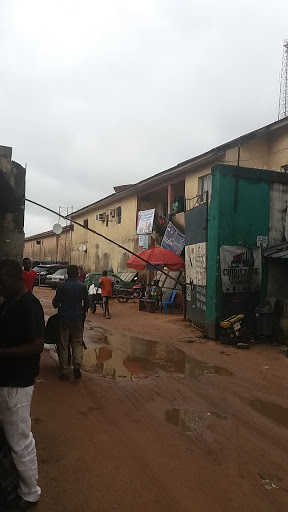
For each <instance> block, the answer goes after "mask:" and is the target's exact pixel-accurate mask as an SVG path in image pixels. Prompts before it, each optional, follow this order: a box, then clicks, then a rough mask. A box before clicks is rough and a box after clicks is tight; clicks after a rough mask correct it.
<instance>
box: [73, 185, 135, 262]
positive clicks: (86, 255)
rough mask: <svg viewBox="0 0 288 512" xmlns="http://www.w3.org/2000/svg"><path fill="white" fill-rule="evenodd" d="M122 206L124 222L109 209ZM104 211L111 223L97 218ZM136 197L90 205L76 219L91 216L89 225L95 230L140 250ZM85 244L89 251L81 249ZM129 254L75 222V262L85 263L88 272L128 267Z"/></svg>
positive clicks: (128, 246) (125, 245)
mask: <svg viewBox="0 0 288 512" xmlns="http://www.w3.org/2000/svg"><path fill="white" fill-rule="evenodd" d="M119 206H121V223H120V224H118V223H117V218H116V217H113V216H111V215H110V211H113V210H115V209H116V208H117V207H119ZM102 213H105V214H107V215H108V222H107V223H106V219H105V221H104V222H102V221H99V220H96V215H99V214H102ZM136 217H137V197H136V194H135V195H134V196H132V195H131V196H128V197H125V198H122V199H121V200H117V197H113V199H112V201H111V202H110V203H109V204H108V203H107V204H106V206H100V207H99V206H98V207H95V208H91V210H89V211H88V212H79V213H77V214H75V215H73V219H75V220H77V222H81V224H83V223H84V220H86V219H88V227H89V228H92V229H94V230H96V231H97V232H98V233H101V234H103V235H105V236H107V237H108V238H110V239H112V240H114V241H115V242H118V243H119V244H121V245H123V246H124V247H127V248H128V249H130V250H132V251H135V252H137V251H138V237H137V235H136ZM81 245H85V246H86V247H87V250H86V251H85V252H84V251H80V250H79V246H81ZM129 257H130V254H129V253H127V252H126V251H123V250H122V249H119V248H118V247H117V246H115V245H114V244H112V243H110V242H108V241H106V240H104V239H103V238H102V237H99V236H97V235H95V234H94V233H91V232H89V231H87V230H85V229H83V228H81V227H80V226H77V225H75V226H74V231H73V233H72V251H71V262H72V264H77V265H79V264H82V265H83V266H84V268H85V270H86V271H87V272H92V271H101V270H103V269H105V268H108V267H110V266H112V267H113V270H114V271H115V272H118V271H125V270H126V261H127V260H128V259H129Z"/></svg>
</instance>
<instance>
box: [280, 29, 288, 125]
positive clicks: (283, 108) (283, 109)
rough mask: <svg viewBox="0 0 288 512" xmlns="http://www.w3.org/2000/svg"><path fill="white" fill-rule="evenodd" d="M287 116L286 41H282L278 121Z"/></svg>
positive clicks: (287, 48) (287, 66)
mask: <svg viewBox="0 0 288 512" xmlns="http://www.w3.org/2000/svg"><path fill="white" fill-rule="evenodd" d="M287 116H288V39H284V43H283V56H282V68H281V73H280V94H279V109H278V120H279V119H284V117H287Z"/></svg>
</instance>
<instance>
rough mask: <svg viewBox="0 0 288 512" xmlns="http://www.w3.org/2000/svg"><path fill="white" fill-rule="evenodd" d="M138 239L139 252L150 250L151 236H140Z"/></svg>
mask: <svg viewBox="0 0 288 512" xmlns="http://www.w3.org/2000/svg"><path fill="white" fill-rule="evenodd" d="M138 238H139V240H138V248H139V251H144V250H145V249H148V245H149V244H148V242H149V235H139V237H138Z"/></svg>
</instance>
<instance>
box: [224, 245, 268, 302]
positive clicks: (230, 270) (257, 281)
mask: <svg viewBox="0 0 288 512" xmlns="http://www.w3.org/2000/svg"><path fill="white" fill-rule="evenodd" d="M220 263H221V279H222V291H223V293H235V292H246V293H247V292H250V293H251V292H257V291H259V290H260V288H261V282H262V260H261V249H260V248H257V249H250V248H249V247H248V248H247V247H241V246H230V245H222V247H220Z"/></svg>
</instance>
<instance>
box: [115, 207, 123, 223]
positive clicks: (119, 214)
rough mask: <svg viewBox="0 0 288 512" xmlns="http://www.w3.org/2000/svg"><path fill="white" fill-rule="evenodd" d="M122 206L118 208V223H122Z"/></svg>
mask: <svg viewBox="0 0 288 512" xmlns="http://www.w3.org/2000/svg"><path fill="white" fill-rule="evenodd" d="M121 216H122V208H121V206H118V207H117V208H116V224H121Z"/></svg>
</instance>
